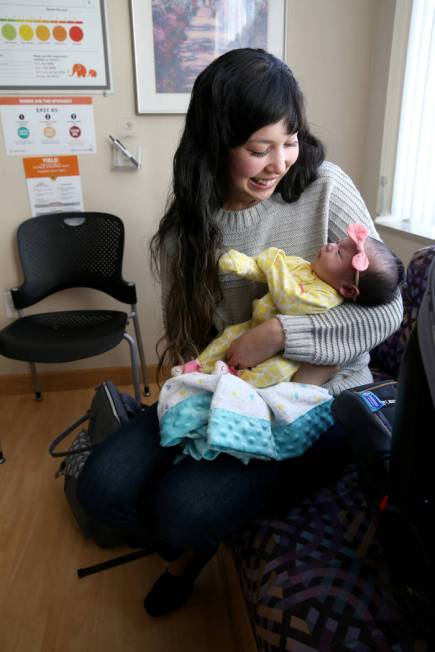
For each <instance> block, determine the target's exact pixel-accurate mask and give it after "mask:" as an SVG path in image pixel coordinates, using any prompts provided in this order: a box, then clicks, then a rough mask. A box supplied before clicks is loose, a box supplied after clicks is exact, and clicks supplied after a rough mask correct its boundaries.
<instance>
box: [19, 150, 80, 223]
mask: <svg viewBox="0 0 435 652" xmlns="http://www.w3.org/2000/svg"><path fill="white" fill-rule="evenodd" d="M23 164H24V173H25V176H26V179H27V190H28V193H29V200H30V207H31V211H32V216H33V217H36V216H38V215H43V214H44V213H56V212H66V211H83V210H84V209H83V195H82V187H81V183H80V173H79V163H78V159H77V156H41V157H31V158H24V159H23Z"/></svg>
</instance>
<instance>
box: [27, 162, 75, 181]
mask: <svg viewBox="0 0 435 652" xmlns="http://www.w3.org/2000/svg"><path fill="white" fill-rule="evenodd" d="M23 163H24V172H25V175H26V179H38V178H39V177H49V178H51V179H53V178H57V177H75V176H78V174H79V162H78V159H77V156H31V157H27V158H24V159H23Z"/></svg>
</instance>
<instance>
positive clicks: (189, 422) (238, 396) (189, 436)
mask: <svg viewBox="0 0 435 652" xmlns="http://www.w3.org/2000/svg"><path fill="white" fill-rule="evenodd" d="M331 404H332V396H331V395H330V394H329V392H328V391H327V390H326V389H323V388H322V387H318V386H316V385H304V384H301V383H292V382H282V383H279V384H277V385H274V386H273V387H267V388H263V389H259V388H256V387H253V386H252V385H249V384H248V383H246V382H245V381H244V380H242V379H241V378H238V377H237V376H234V375H232V374H204V373H188V374H184V375H182V376H177V377H175V378H171V379H170V380H168V381H167V382H166V383H165V384H164V385H163V387H162V391H161V394H160V399H159V404H158V416H159V421H160V433H161V444H162V446H175V445H177V444H180V445H181V447H182V450H183V453H184V454H185V455H191V456H192V457H194V458H195V459H197V460H199V459H207V460H213V459H214V458H215V457H217V456H218V455H219V454H220V453H227V454H229V455H233V456H235V457H238V458H240V459H241V460H242V461H243V462H244V463H247V462H248V461H249V460H250V459H251V458H259V459H273V460H283V459H286V458H289V457H297V456H299V455H302V453H304V451H305V450H306V449H307V448H308V447H309V446H311V444H312V443H313V442H314V441H315V440H316V439H317V438H318V437H319V435H320V434H321V433H322V432H324V431H325V430H327V429H328V428H329V427H330V426H331V425H332V423H333V419H332V415H331Z"/></svg>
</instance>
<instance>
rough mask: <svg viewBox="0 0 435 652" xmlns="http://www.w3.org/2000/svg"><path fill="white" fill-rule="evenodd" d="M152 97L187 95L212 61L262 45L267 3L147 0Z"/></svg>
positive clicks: (251, 0) (257, 0)
mask: <svg viewBox="0 0 435 652" xmlns="http://www.w3.org/2000/svg"><path fill="white" fill-rule="evenodd" d="M152 20H153V40H154V61H155V80H156V92H157V93H190V91H191V90H192V85H193V82H194V80H195V78H196V77H197V75H198V74H199V73H200V72H201V70H203V69H204V68H205V67H206V66H207V65H208V64H209V63H210V62H211V61H212V60H213V59H215V58H216V57H218V56H219V55H220V54H223V53H224V52H226V51H227V50H232V49H233V48H240V47H253V48H264V49H266V47H267V0H153V4H152Z"/></svg>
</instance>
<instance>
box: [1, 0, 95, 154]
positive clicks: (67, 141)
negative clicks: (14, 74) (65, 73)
mask: <svg viewBox="0 0 435 652" xmlns="http://www.w3.org/2000/svg"><path fill="white" fill-rule="evenodd" d="M0 1H1V0H0ZM0 111H1V119H2V125H3V133H4V139H5V145H6V153H7V154H8V155H9V156H13V155H18V156H36V155H43V154H47V155H51V154H95V152H96V144H95V128H94V114H93V106H92V98H91V97H66V96H59V97H26V96H22V97H0Z"/></svg>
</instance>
